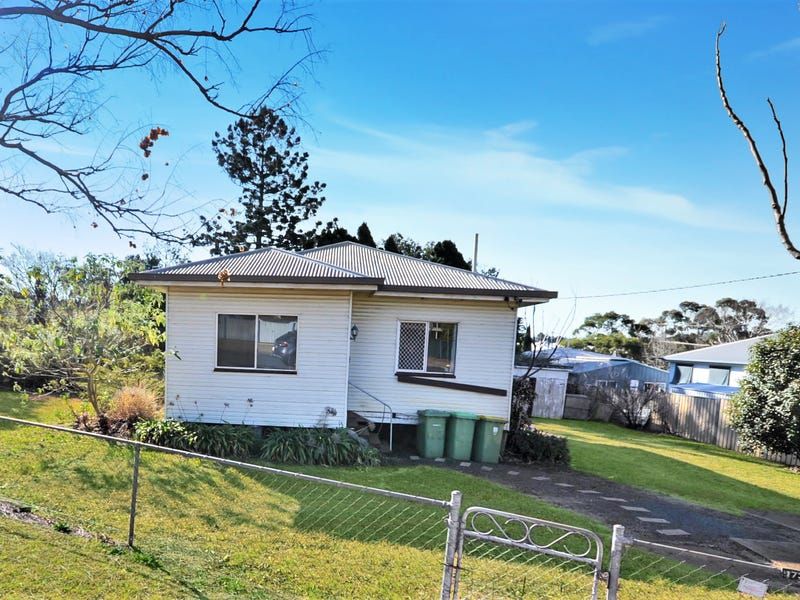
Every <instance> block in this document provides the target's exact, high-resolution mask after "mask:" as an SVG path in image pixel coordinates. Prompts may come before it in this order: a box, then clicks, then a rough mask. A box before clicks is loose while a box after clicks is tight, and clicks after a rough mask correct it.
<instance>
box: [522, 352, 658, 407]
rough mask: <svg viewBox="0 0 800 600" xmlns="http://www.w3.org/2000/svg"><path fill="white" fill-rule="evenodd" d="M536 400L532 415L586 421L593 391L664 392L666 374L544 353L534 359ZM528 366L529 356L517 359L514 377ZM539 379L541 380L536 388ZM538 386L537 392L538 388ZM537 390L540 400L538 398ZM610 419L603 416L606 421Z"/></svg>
mask: <svg viewBox="0 0 800 600" xmlns="http://www.w3.org/2000/svg"><path fill="white" fill-rule="evenodd" d="M536 363H537V365H536V367H537V373H536V374H533V375H531V377H535V378H536V393H537V396H536V400H535V402H534V407H533V415H532V416H536V417H547V418H554V419H561V418H565V419H588V418H590V417H592V405H593V403H592V401H591V399H590V398H589V397H588V396H586V395H585V394H586V393H587V392H590V391H591V390H592V389H593V388H599V387H602V388H629V387H642V388H643V389H645V388H648V387H656V388H660V389H666V386H667V371H665V370H664V369H659V368H657V367H652V366H650V365H646V364H644V363H641V362H639V361H636V360H633V359H630V358H623V357H621V356H614V355H610V354H600V353H599V352H592V351H590V350H581V349H578V348H568V347H558V348H554V349H544V350H542V351H541V352H539V353H538V356H537V357H536ZM529 364H530V352H523V353H522V354H521V355H520V356H518V357H517V362H516V367H515V376H517V377H521V376H523V375H524V374H525V372H526V371H527V366H528V365H529ZM540 379H541V380H543V381H542V383H541V384H540ZM540 385H541V388H540ZM540 389H541V396H540ZM609 416H610V415H608V414H606V415H605V418H606V419H607V418H608V417H609Z"/></svg>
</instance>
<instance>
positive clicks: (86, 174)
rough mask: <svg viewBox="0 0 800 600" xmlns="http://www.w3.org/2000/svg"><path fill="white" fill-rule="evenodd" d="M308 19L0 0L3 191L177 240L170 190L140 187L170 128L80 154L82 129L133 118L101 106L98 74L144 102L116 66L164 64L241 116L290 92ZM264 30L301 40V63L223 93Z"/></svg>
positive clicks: (199, 8)
mask: <svg viewBox="0 0 800 600" xmlns="http://www.w3.org/2000/svg"><path fill="white" fill-rule="evenodd" d="M307 21H308V19H307V15H305V14H304V13H302V12H299V11H298V10H296V9H295V8H294V6H293V4H292V2H291V1H287V2H280V3H269V5H268V4H267V3H266V2H262V0H244V1H243V2H233V1H231V0H215V1H214V2H185V1H183V0H163V1H160V2H154V1H153V0H120V1H109V2H103V1H101V2H97V1H95V0H70V1H65V0H18V1H17V2H3V3H2V5H0V25H2V26H3V27H2V29H3V42H2V46H3V52H2V53H0V72H2V73H3V85H2V88H3V89H2V92H0V197H2V198H3V199H4V200H6V201H10V200H14V201H21V202H26V203H29V204H32V205H35V206H38V207H39V208H41V209H43V210H44V211H45V212H47V213H52V212H66V213H70V214H72V213H76V212H78V211H80V212H86V211H88V212H89V213H91V214H93V215H94V216H95V218H96V221H99V222H101V223H104V224H106V225H107V226H108V227H109V228H110V229H112V230H113V231H115V232H116V233H117V234H119V235H122V236H133V235H136V234H147V235H151V236H155V237H158V238H162V239H168V240H174V239H176V237H179V236H178V235H177V234H176V233H175V231H174V225H170V222H171V221H172V220H171V219H170V218H168V217H169V216H170V215H169V212H170V210H174V208H171V200H173V199H174V198H171V197H169V194H164V190H163V188H162V189H156V186H155V184H153V183H152V182H149V184H143V181H145V180H147V179H148V178H149V166H150V165H149V163H148V162H147V161H145V160H144V158H147V157H148V156H149V155H150V153H151V151H152V146H153V144H154V142H155V141H156V140H157V139H158V138H160V137H162V136H163V135H166V134H167V131H165V130H164V128H162V127H160V126H154V127H152V129H151V128H150V127H148V128H147V130H150V132H149V133H146V134H145V132H142V134H139V135H137V136H136V139H137V141H138V140H139V139H141V142H140V148H141V152H138V153H134V152H129V151H128V150H130V148H129V147H126V144H125V142H124V139H123V140H120V141H119V142H118V143H117V144H115V145H113V147H111V148H106V149H104V148H102V147H99V148H97V147H96V144H95V147H96V152H95V153H94V154H93V155H92V156H91V157H90V158H88V159H85V160H79V158H80V156H81V154H82V153H81V152H78V150H81V148H76V145H77V144H78V143H80V139H81V136H86V135H89V134H93V133H96V132H102V133H103V134H104V135H108V134H109V133H112V132H113V131H114V128H115V127H117V126H118V125H119V126H120V129H122V130H124V129H129V128H130V127H131V124H130V123H124V122H122V123H120V122H119V121H118V119H124V115H123V114H120V113H116V114H114V115H113V117H109V116H107V115H106V114H105V111H103V110H102V108H103V106H104V105H105V104H106V103H107V101H108V100H109V98H110V97H111V94H112V92H111V88H110V87H107V86H106V83H107V82H110V81H112V80H113V83H114V87H113V89H114V91H113V93H114V94H118V95H125V96H128V97H131V98H135V99H136V100H137V101H138V102H140V103H141V102H146V101H147V99H148V98H147V92H148V90H147V89H142V87H141V80H140V79H139V78H137V77H120V74H121V73H123V72H125V73H127V72H131V73H132V74H133V73H135V72H143V71H144V72H147V71H149V74H150V75H156V74H159V75H161V74H162V73H163V72H165V71H166V72H168V73H176V76H175V78H174V79H175V81H176V82H182V83H183V84H184V85H185V86H186V88H187V89H189V90H190V91H191V93H195V94H197V96H198V98H199V99H200V100H201V101H202V102H204V103H207V104H209V105H211V106H212V107H213V108H214V109H216V110H218V111H222V112H225V113H228V114H232V115H235V116H237V117H241V118H247V116H248V114H249V113H251V112H253V111H254V110H255V109H257V108H259V107H260V106H263V105H266V104H269V105H271V106H273V107H274V108H276V109H278V110H287V111H288V110H291V108H290V107H291V106H292V104H293V100H294V99H295V98H296V96H297V90H298V89H299V86H297V85H296V84H297V83H298V82H297V80H296V79H295V77H294V76H293V71H295V70H296V69H299V68H302V67H303V66H304V65H306V64H307V61H308V60H309V59H313V57H314V56H315V54H316V52H315V51H314V49H313V47H312V46H311V43H310V37H309V28H308V27H307V25H306V22H307ZM270 36H281V37H283V36H290V37H294V36H299V37H301V38H302V39H304V40H305V42H306V43H305V45H304V46H305V47H304V48H303V50H302V51H301V52H302V54H301V56H300V57H299V60H298V57H294V58H292V60H291V62H292V63H295V65H294V66H293V67H291V68H289V69H288V70H283V69H280V70H279V72H283V75H281V76H280V77H278V78H277V79H274V80H271V81H264V82H263V84H262V85H261V86H257V87H256V94H255V97H254V98H251V99H249V100H246V101H242V99H241V98H239V99H234V98H232V97H225V95H224V94H223V93H222V92H223V84H224V82H225V79H226V78H229V77H230V75H231V72H232V70H233V69H234V67H235V66H236V64H237V60H236V59H237V56H236V55H237V53H238V52H240V51H243V50H246V51H247V52H256V53H259V54H263V55H266V53H264V52H262V51H261V50H260V49H259V48H258V46H255V45H254V42H257V41H258V40H259V39H264V38H265V37H270ZM245 40H247V41H248V42H249V43H242V42H244V41H245ZM272 67H273V68H274V67H276V65H272ZM115 75H116V77H115ZM126 85H127V86H129V87H128V89H124V86H126ZM120 86H123V88H122V89H121V88H120ZM134 86H136V87H134ZM153 97H154V98H155V96H153ZM239 106H245V107H246V108H244V109H241V108H237V107H239ZM154 112H157V110H154ZM112 119H113V121H112ZM142 135H144V137H141V136H142ZM123 138H124V136H123ZM71 149H74V150H75V151H74V152H70V151H69V150H71ZM65 150H66V151H65ZM142 155H143V156H142ZM148 185H152V189H149V188H148V187H147V186H148ZM159 187H160V186H159ZM176 212H177V211H176ZM172 216H173V217H174V216H176V215H174V214H173V215H172ZM93 225H94V226H97V222H95V223H93ZM180 237H182V236H180Z"/></svg>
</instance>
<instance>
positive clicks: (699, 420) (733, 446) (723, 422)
mask: <svg viewBox="0 0 800 600" xmlns="http://www.w3.org/2000/svg"><path fill="white" fill-rule="evenodd" d="M667 402H668V411H667V412H668V416H667V417H666V418H665V419H659V422H661V421H663V420H666V421H667V422H668V424H669V428H670V429H671V430H672V433H674V434H676V435H679V436H681V437H685V438H687V439H690V440H694V441H696V442H704V443H706V444H714V445H715V446H719V447H720V448H726V449H728V450H737V451H738V450H739V442H738V436H737V435H736V430H734V429H733V427H731V424H730V420H729V418H728V409H729V402H730V401H729V398H727V397H723V396H716V397H697V396H686V395H684V394H674V393H673V394H669V396H668V400H667ZM761 458H764V459H766V460H769V461H772V462H778V463H783V464H785V465H790V466H796V465H800V459H798V458H797V457H794V456H789V455H786V454H775V453H767V452H765V453H764V454H762V455H761Z"/></svg>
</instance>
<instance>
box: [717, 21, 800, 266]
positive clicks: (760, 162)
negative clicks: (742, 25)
mask: <svg viewBox="0 0 800 600" xmlns="http://www.w3.org/2000/svg"><path fill="white" fill-rule="evenodd" d="M724 33H725V23H723V24H722V25H721V26H720V28H719V31H717V39H716V45H715V48H716V53H715V55H716V67H717V87H718V88H719V93H720V96H721V97H722V106H723V107H724V108H725V112H727V113H728V116H729V117H730V119H731V121H733V123H734V125H736V127H737V128H739V130H740V131H741V132H742V135H743V136H744V139H745V140H746V141H747V145H748V146H749V147H750V153H751V154H752V155H753V158H754V159H755V161H756V166H757V167H758V170H759V171H760V172H761V177H762V183H763V184H764V187H766V188H767V192H769V197H770V205H771V206H772V214H773V216H774V217H775V227H776V229H777V230H778V237H779V238H780V240H781V243H782V244H783V246H784V248H786V250H787V252H789V254H790V255H791V256H792V257H793V258H795V259H797V260H800V248H798V247H797V246H795V245H794V243H793V242H792V239H791V236H790V235H789V232H788V230H787V228H786V211H787V209H788V203H789V158H788V154H787V151H786V138H785V137H784V135H783V127H782V126H781V122H780V120H779V119H778V115H777V112H776V111H775V106H774V105H773V104H772V101H771V100H770V99H769V98H767V103H768V104H769V107H770V110H771V111H772V118H773V120H774V121H775V125H776V127H777V129H778V133H779V134H780V138H781V144H782V149H783V167H784V169H783V202H782V203H781V200H780V198H779V196H778V191H777V190H776V188H775V185H774V184H773V183H772V178H771V176H770V172H769V169H768V167H767V165H766V163H765V162H764V159H763V158H762V156H761V152H760V151H759V149H758V145H757V144H756V141H755V138H754V137H753V134H752V133H751V132H750V129H748V127H747V125H745V123H744V121H742V119H741V118H740V117H739V115H738V114H736V112H735V111H734V110H733V108H732V107H731V104H730V101H729V100H728V93H727V92H726V91H725V85H724V83H723V80H722V62H721V59H720V40H721V38H722V35H723V34H724Z"/></svg>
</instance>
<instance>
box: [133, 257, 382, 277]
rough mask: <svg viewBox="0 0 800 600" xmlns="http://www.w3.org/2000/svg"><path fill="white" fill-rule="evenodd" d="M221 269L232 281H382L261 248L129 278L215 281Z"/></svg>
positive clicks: (309, 258) (134, 275) (311, 259)
mask: <svg viewBox="0 0 800 600" xmlns="http://www.w3.org/2000/svg"><path fill="white" fill-rule="evenodd" d="M224 270H227V271H228V274H229V276H230V281H231V282H254V283H255V282H265V283H281V282H285V283H295V282H296V283H304V282H319V283H364V284H371V285H377V284H379V283H381V281H382V279H381V278H374V277H369V276H366V275H363V274H361V273H356V272H353V271H350V270H347V269H343V268H340V267H337V266H335V265H330V264H327V263H324V262H320V261H318V260H315V259H313V258H312V257H308V256H301V255H299V254H297V253H294V252H288V251H286V250H281V249H278V248H263V249H260V250H252V251H250V252H242V253H241V254H233V255H230V256H220V257H218V258H210V259H208V260H201V261H198V262H192V263H187V264H183V265H177V266H174V267H165V268H163V269H153V270H151V271H145V272H143V273H134V274H132V275H131V279H133V280H140V281H151V280H155V281H158V280H163V281H217V280H218V275H219V273H220V272H222V271H224Z"/></svg>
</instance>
